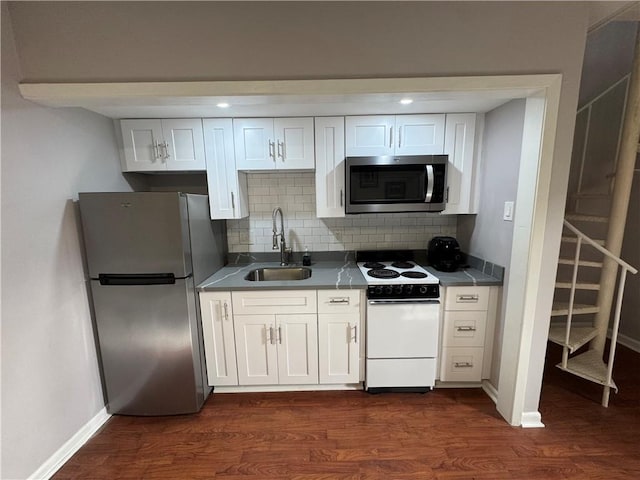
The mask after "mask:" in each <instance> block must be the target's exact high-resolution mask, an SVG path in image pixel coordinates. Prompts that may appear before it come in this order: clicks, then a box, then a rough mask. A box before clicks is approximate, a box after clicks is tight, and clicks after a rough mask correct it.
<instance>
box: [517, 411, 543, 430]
mask: <svg viewBox="0 0 640 480" xmlns="http://www.w3.org/2000/svg"><path fill="white" fill-rule="evenodd" d="M520 426H521V427H522V428H544V423H542V415H540V412H522V420H521V421H520Z"/></svg>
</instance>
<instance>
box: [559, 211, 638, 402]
mask: <svg viewBox="0 0 640 480" xmlns="http://www.w3.org/2000/svg"><path fill="white" fill-rule="evenodd" d="M566 219H567V220H565V222H564V227H565V231H566V236H563V237H562V240H563V242H564V243H566V244H572V245H575V247H574V250H573V255H572V256H570V255H568V254H567V250H568V249H567V248H563V250H561V252H563V253H564V255H565V256H562V253H561V257H560V258H559V260H558V264H559V265H558V280H557V282H556V296H555V298H554V304H553V309H552V311H551V316H552V317H560V318H561V319H563V321H557V319H552V323H551V327H550V329H549V341H551V342H553V343H557V344H558V345H561V346H562V347H563V349H562V362H560V363H559V364H558V365H557V367H558V368H560V369H561V370H564V371H566V372H569V373H571V374H573V375H577V376H579V377H581V378H584V379H586V380H589V381H591V382H594V383H597V384H600V385H603V386H604V392H603V397H602V405H603V406H604V407H607V406H608V405H609V392H610V390H611V389H612V388H613V389H614V390H615V391H616V392H617V391H618V387H617V386H616V384H615V382H614V381H613V378H612V372H613V363H614V359H615V350H616V342H617V337H618V328H619V325H620V311H621V308H622V296H623V294H624V285H625V280H626V275H627V272H631V273H637V270H636V269H635V268H633V267H632V266H631V265H629V264H628V263H626V262H624V261H623V260H621V259H620V258H618V257H617V256H615V255H613V254H612V253H611V252H610V251H609V250H607V249H606V248H604V247H603V246H602V245H603V244H604V240H597V239H596V240H594V239H592V238H589V237H588V236H587V235H586V234H585V233H583V232H582V231H581V230H579V229H577V228H576V227H575V226H574V225H572V224H571V223H570V222H569V221H568V219H571V220H573V221H574V222H592V223H606V221H607V220H606V218H605V219H604V220H603V217H600V216H596V215H581V214H567V215H566ZM583 246H584V247H587V248H585V249H583ZM588 250H591V252H588ZM585 253H586V254H587V255H589V254H590V255H593V254H594V253H596V254H600V255H601V256H602V257H603V258H604V257H606V258H610V259H612V260H613V261H615V262H616V263H617V264H618V265H619V267H620V277H619V283H618V298H617V302H616V310H615V316H614V322H613V328H612V334H611V347H610V349H609V356H608V359H607V361H606V362H605V361H603V355H602V352H601V351H600V350H598V349H595V348H588V349H586V350H585V351H582V352H578V350H579V349H581V348H582V347H583V346H585V345H587V344H588V343H589V342H591V341H592V340H594V339H595V338H596V337H597V336H598V335H599V333H600V330H599V329H598V328H597V327H596V325H594V323H593V315H594V314H597V313H598V312H599V311H600V307H599V306H598V302H597V298H594V296H593V295H592V296H591V301H589V294H593V293H596V292H598V291H599V290H600V288H601V285H600V283H596V282H593V281H584V280H582V279H581V278H582V277H583V276H587V277H594V274H595V275H599V270H600V269H601V268H602V266H603V262H602V261H595V260H585V259H583V255H585ZM567 267H570V274H571V278H570V279H569V280H565V279H561V278H562V277H563V276H564V275H566V274H567V273H569V272H567ZM590 270H591V272H590ZM577 295H579V296H581V297H582V299H587V301H588V303H578V302H576V296H577ZM558 298H560V299H563V300H565V301H561V300H557V299H558ZM583 301H584V300H583Z"/></svg>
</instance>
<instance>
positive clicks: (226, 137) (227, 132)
mask: <svg viewBox="0 0 640 480" xmlns="http://www.w3.org/2000/svg"><path fill="white" fill-rule="evenodd" d="M202 124H203V128H204V146H205V155H206V163H207V186H208V189H209V208H210V212H211V218H212V219H232V218H243V217H246V216H248V215H249V206H248V205H249V199H248V190H247V175H246V173H242V172H238V171H237V170H236V160H235V155H234V147H233V124H232V121H231V119H230V118H207V119H204V120H203V122H202Z"/></svg>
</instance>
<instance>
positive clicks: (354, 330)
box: [353, 325, 358, 343]
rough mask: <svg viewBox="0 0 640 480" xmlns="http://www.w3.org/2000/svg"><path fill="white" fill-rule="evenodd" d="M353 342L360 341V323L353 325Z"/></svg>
mask: <svg viewBox="0 0 640 480" xmlns="http://www.w3.org/2000/svg"><path fill="white" fill-rule="evenodd" d="M353 343H358V325H354V326H353Z"/></svg>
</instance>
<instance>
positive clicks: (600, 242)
mask: <svg viewBox="0 0 640 480" xmlns="http://www.w3.org/2000/svg"><path fill="white" fill-rule="evenodd" d="M591 240H593V241H594V242H596V243H597V244H598V245H602V246H604V240H596V239H593V238H592V239H591ZM562 241H563V242H567V243H577V242H578V237H562Z"/></svg>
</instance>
